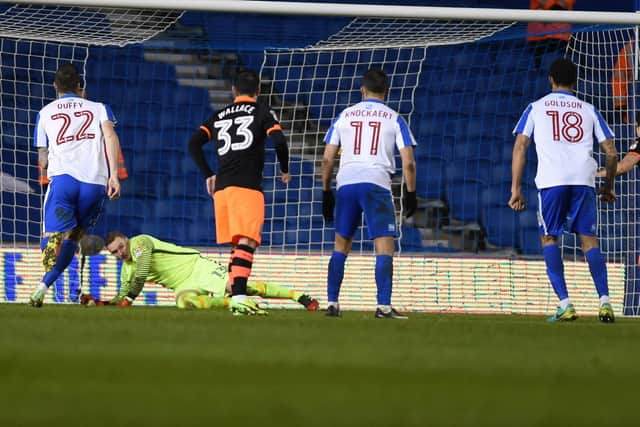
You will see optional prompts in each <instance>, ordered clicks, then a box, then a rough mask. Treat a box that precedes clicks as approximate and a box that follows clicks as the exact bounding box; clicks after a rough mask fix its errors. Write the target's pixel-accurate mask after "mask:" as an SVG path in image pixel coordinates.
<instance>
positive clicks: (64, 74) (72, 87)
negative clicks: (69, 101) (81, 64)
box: [55, 64, 80, 93]
mask: <svg viewBox="0 0 640 427" xmlns="http://www.w3.org/2000/svg"><path fill="white" fill-rule="evenodd" d="M55 81H56V86H57V87H58V92H61V93H75V92H76V90H78V86H79V85H80V74H79V73H78V69H77V68H76V66H75V65H73V64H62V65H61V66H60V67H59V68H58V71H56V80H55Z"/></svg>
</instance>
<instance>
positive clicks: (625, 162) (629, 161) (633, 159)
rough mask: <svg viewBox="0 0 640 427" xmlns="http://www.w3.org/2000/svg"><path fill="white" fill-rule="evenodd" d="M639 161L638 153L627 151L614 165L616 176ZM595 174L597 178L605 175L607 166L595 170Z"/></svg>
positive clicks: (626, 171)
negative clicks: (615, 165)
mask: <svg viewBox="0 0 640 427" xmlns="http://www.w3.org/2000/svg"><path fill="white" fill-rule="evenodd" d="M638 162H640V153H636V152H635V151H629V152H628V153H627V154H626V155H625V156H624V157H623V159H622V160H620V161H619V162H618V166H617V167H616V176H618V175H624V174H626V173H628V172H629V171H630V170H631V169H633V167H634V166H635V165H637V164H638ZM596 176H597V177H598V178H604V177H605V176H607V168H601V169H599V170H598V172H596Z"/></svg>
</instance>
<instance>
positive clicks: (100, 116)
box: [34, 95, 116, 185]
mask: <svg viewBox="0 0 640 427" xmlns="http://www.w3.org/2000/svg"><path fill="white" fill-rule="evenodd" d="M107 120H109V121H112V122H114V123H115V121H116V120H115V117H114V115H113V112H112V111H111V109H110V108H109V107H108V106H107V105H105V104H102V103H100V102H93V101H88V100H86V99H84V98H81V97H79V96H76V95H64V96H62V97H61V98H59V99H56V100H55V101H53V102H51V103H49V104H47V105H45V106H44V107H43V108H42V110H40V112H39V113H38V117H37V118H36V132H35V134H34V145H35V146H36V147H39V148H40V147H47V148H48V150H49V157H48V159H49V166H48V168H47V175H48V176H49V177H54V176H57V175H70V176H72V177H74V178H75V179H77V180H78V181H81V182H86V183H89V184H99V185H106V183H107V180H108V178H109V167H108V164H107V155H106V151H105V145H104V136H103V134H102V126H101V125H102V123H103V122H105V121H107Z"/></svg>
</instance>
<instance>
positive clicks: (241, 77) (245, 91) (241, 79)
mask: <svg viewBox="0 0 640 427" xmlns="http://www.w3.org/2000/svg"><path fill="white" fill-rule="evenodd" d="M233 85H234V86H235V87H236V91H237V92H238V95H256V94H257V93H258V87H259V86H260V76H258V73H256V72H255V71H253V70H247V69H243V70H240V71H238V74H236V78H235V79H234V81H233Z"/></svg>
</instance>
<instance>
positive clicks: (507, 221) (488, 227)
mask: <svg viewBox="0 0 640 427" xmlns="http://www.w3.org/2000/svg"><path fill="white" fill-rule="evenodd" d="M481 221H482V225H483V226H484V228H485V231H486V233H487V240H489V242H490V243H492V244H494V245H497V246H503V247H513V248H515V247H517V244H518V240H517V239H518V235H517V234H518V217H517V214H516V212H515V211H514V210H513V209H511V208H510V207H508V206H506V204H503V205H502V206H487V207H484V208H483V209H482V217H481Z"/></svg>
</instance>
